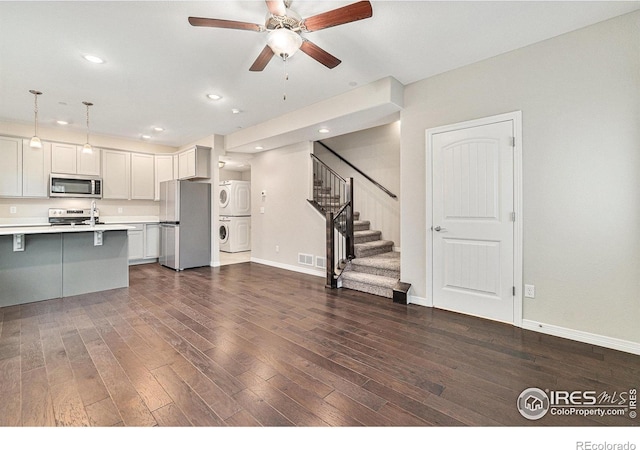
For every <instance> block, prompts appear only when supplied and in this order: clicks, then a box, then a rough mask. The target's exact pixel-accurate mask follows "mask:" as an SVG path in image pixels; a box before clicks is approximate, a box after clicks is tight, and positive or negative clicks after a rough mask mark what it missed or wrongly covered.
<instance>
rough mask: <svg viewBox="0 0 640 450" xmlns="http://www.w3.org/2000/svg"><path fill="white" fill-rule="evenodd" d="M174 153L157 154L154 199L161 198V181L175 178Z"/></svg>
mask: <svg viewBox="0 0 640 450" xmlns="http://www.w3.org/2000/svg"><path fill="white" fill-rule="evenodd" d="M173 159H174V155H155V178H156V183H155V184H156V186H155V196H154V200H160V183H161V182H163V181H169V180H174V179H175V177H174V175H173Z"/></svg>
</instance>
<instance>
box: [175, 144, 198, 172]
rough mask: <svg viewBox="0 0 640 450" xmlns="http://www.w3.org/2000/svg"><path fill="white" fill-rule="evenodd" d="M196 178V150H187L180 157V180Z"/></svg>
mask: <svg viewBox="0 0 640 450" xmlns="http://www.w3.org/2000/svg"><path fill="white" fill-rule="evenodd" d="M195 176H196V149H195V148H194V149H191V150H187V151H186V152H182V153H180V154H179V155H178V179H179V180H185V179H187V178H193V177H195Z"/></svg>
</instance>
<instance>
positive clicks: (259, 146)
mask: <svg viewBox="0 0 640 450" xmlns="http://www.w3.org/2000/svg"><path fill="white" fill-rule="evenodd" d="M256 150H264V147H263V146H262V145H257V146H256Z"/></svg>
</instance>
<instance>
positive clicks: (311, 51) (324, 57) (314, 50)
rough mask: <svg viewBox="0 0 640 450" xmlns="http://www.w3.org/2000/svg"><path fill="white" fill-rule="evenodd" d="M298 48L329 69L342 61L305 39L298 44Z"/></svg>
mask: <svg viewBox="0 0 640 450" xmlns="http://www.w3.org/2000/svg"><path fill="white" fill-rule="evenodd" d="M300 50H302V51H303V52H304V53H306V54H307V55H309V56H311V57H312V58H313V59H315V60H316V61H318V62H319V63H320V64H324V65H325V66H327V67H328V68H329V69H333V68H334V67H335V66H337V65H338V64H340V63H341V62H342V61H340V60H339V59H338V58H336V57H335V56H333V55H331V54H329V53H327V52H325V51H324V50H322V49H321V48H320V47H318V46H317V45H316V44H314V43H313V42H311V41H307V40H305V41H304V42H303V43H302V45H301V46H300Z"/></svg>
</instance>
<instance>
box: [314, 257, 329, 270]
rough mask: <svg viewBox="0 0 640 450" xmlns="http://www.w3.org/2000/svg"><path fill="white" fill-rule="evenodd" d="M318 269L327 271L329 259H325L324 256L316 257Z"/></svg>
mask: <svg viewBox="0 0 640 450" xmlns="http://www.w3.org/2000/svg"><path fill="white" fill-rule="evenodd" d="M316 267H319V268H321V269H326V268H327V258H325V257H324V256H316Z"/></svg>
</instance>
